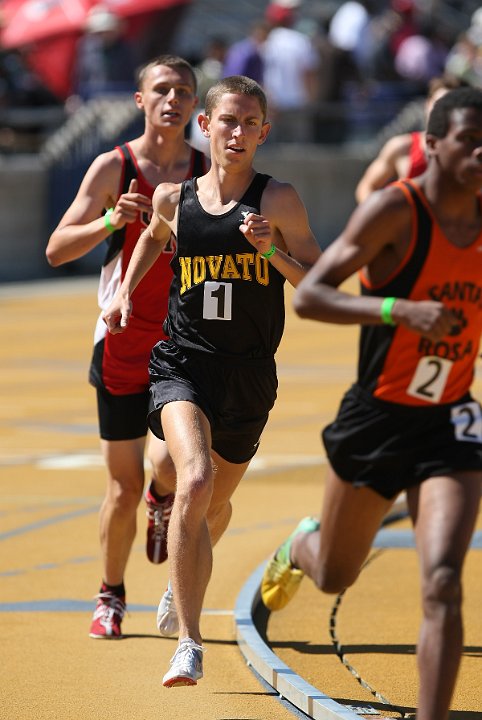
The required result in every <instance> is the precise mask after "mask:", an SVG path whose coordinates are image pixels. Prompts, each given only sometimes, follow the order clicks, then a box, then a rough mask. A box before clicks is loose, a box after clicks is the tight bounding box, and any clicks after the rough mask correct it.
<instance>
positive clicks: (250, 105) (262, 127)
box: [205, 93, 269, 167]
mask: <svg viewBox="0 0 482 720" xmlns="http://www.w3.org/2000/svg"><path fill="white" fill-rule="evenodd" d="M205 120H207V122H206V123H205V127H206V130H207V132H208V134H209V136H210V138H211V155H212V156H213V157H214V158H216V159H217V161H218V162H219V163H220V164H221V165H226V164H235V165H236V166H237V165H239V166H242V167H244V166H246V165H247V164H250V163H251V161H252V159H253V157H254V154H255V152H256V149H257V147H258V145H261V144H262V143H263V142H264V141H265V139H266V136H267V135H268V132H269V123H266V122H264V121H263V113H262V110H261V107H260V104H259V101H258V99H257V98H255V97H251V96H249V95H238V94H234V93H228V94H226V95H223V97H222V98H221V100H220V102H219V103H218V105H216V107H215V108H214V110H213V112H212V115H211V118H210V119H206V118H205Z"/></svg>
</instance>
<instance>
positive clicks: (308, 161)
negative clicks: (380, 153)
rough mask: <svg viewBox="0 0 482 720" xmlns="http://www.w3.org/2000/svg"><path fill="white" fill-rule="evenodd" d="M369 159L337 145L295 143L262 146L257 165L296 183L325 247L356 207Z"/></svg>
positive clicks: (316, 233) (312, 224)
mask: <svg viewBox="0 0 482 720" xmlns="http://www.w3.org/2000/svg"><path fill="white" fill-rule="evenodd" d="M366 165H367V161H366V158H363V157H361V156H360V155H359V154H358V153H355V152H354V151H353V150H349V149H344V148H342V147H337V146H333V147H331V146H322V145H308V146H307V145H304V146H303V149H302V150H300V148H299V147H297V146H295V145H278V146H276V147H269V146H266V147H263V148H261V149H260V151H259V155H258V157H257V159H256V162H255V166H256V169H257V170H258V171H259V172H265V173H268V174H269V175H273V177H275V178H276V179H277V180H284V181H287V182H290V183H292V184H293V185H294V187H295V188H296V190H297V191H298V193H299V194H300V197H301V199H302V200H303V202H304V203H305V205H306V208H307V211H308V216H309V219H310V224H311V227H312V229H313V232H314V233H315V236H316V238H317V240H318V242H319V244H320V245H321V247H326V245H328V244H329V243H330V242H331V241H332V240H334V239H335V238H336V236H337V235H338V234H339V232H340V231H341V230H342V229H343V227H344V226H345V224H346V221H347V220H348V218H349V216H350V214H351V213H352V211H353V210H354V208H355V188H356V185H357V182H358V180H359V179H360V177H361V175H362V173H363V171H364V169H365V167H366Z"/></svg>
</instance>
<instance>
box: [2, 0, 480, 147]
mask: <svg viewBox="0 0 482 720" xmlns="http://www.w3.org/2000/svg"><path fill="white" fill-rule="evenodd" d="M29 1H30V3H31V2H32V0H29ZM6 2H7V0H4V1H3V2H0V22H3V28H2V31H3V32H5V31H6V29H7V28H6V27H5V23H6V19H5V17H6V15H5V14H4V13H3V14H2V11H3V10H4V8H6ZM16 2H17V5H19V2H18V0H16ZM37 2H40V0H37ZM194 5H202V2H201V0H198V1H197V2H196V0H194V1H193V2H191V3H189V2H187V3H181V4H180V5H179V6H178V7H177V8H175V7H173V8H171V9H170V10H166V9H162V10H159V12H151V13H150V14H148V15H147V16H146V17H144V18H143V20H142V22H141V21H140V20H139V17H136V16H132V18H129V17H120V16H117V15H116V14H115V13H114V12H113V11H112V10H111V9H109V7H107V6H103V5H101V4H99V5H97V6H93V7H92V8H91V9H90V10H89V12H88V13H87V14H86V17H85V22H84V23H83V26H82V27H81V28H80V32H79V33H78V34H77V35H76V37H75V47H74V51H73V54H72V61H71V62H68V63H67V62H62V59H59V64H58V66H57V68H56V72H55V73H52V62H54V64H55V62H56V61H55V59H54V60H53V61H52V59H50V64H49V63H47V64H46V67H47V69H48V70H49V72H50V75H49V72H47V73H46V74H45V75H44V76H42V73H41V72H39V71H38V68H39V67H41V66H40V65H38V64H37V66H36V64H35V62H34V60H35V57H36V56H35V53H34V52H32V44H31V43H30V44H26V45H25V46H18V47H5V46H4V45H0V153H7V152H10V153H12V152H22V151H23V152H30V151H35V150H36V149H37V148H38V146H39V143H40V142H41V141H42V140H43V139H44V135H43V134H45V132H47V133H48V131H49V130H50V129H51V126H50V125H49V123H48V121H47V120H45V119H44V121H42V120H41V118H42V115H41V113H42V112H44V117H45V112H46V111H49V112H53V113H54V116H52V117H55V118H56V120H55V122H57V123H59V122H61V121H62V118H65V117H68V116H69V115H71V114H72V113H74V112H75V111H77V110H78V109H79V107H81V106H82V104H85V103H87V102H89V101H90V100H92V99H93V98H96V97H99V96H105V95H106V94H111V93H116V94H119V93H132V92H133V91H134V90H135V82H134V75H135V68H136V67H137V66H138V65H140V64H141V63H143V62H144V61H146V60H148V59H150V58H151V57H154V56H155V55H158V54H161V53H165V52H175V53H178V54H183V55H184V57H186V59H188V60H189V61H190V62H191V63H192V64H193V65H194V67H195V69H196V73H197V76H198V82H199V100H200V107H202V106H203V102H204V98H205V95H206V92H207V90H208V88H209V87H210V86H211V85H212V84H213V83H214V82H216V80H218V79H219V78H221V77H223V76H226V75H232V74H243V75H248V76H249V77H252V78H254V79H255V80H257V81H258V82H259V83H260V84H261V85H262V86H263V87H264V89H265V91H266V93H267V95H268V99H269V106H270V114H271V118H270V119H271V120H272V121H273V131H272V135H271V138H270V142H276V141H278V142H308V143H309V142H315V143H341V142H346V141H347V140H352V139H354V138H355V139H361V140H363V139H364V138H367V139H370V138H372V137H373V136H374V134H376V133H377V132H379V131H380V129H381V128H383V126H385V125H386V124H387V123H389V122H390V121H392V120H393V118H394V117H395V116H396V114H397V113H398V112H399V111H400V110H401V109H402V108H403V107H404V105H406V104H407V103H410V102H411V101H413V100H414V99H417V98H423V97H424V96H425V94H426V91H427V87H428V84H429V82H430V80H431V79H432V78H433V77H436V76H439V75H442V74H444V73H445V74H450V75H454V76H456V77H458V78H461V79H463V80H464V81H466V82H467V83H470V84H472V85H474V86H478V87H482V7H477V6H476V5H475V4H474V3H471V2H470V0H466V1H465V2H462V1H460V2H456V1H455V0H453V1H452V2H442V1H441V0H439V1H437V0H433V1H432V2H430V1H429V0H389V1H384V2H381V0H346V2H326V1H323V0H320V1H319V2H313V1H312V2H308V1H307V0H304V1H303V0H279V1H278V2H272V3H264V4H263V3H261V2H259V3H254V5H255V6H256V7H257V9H258V14H257V15H256V12H251V19H250V24H249V26H246V24H244V25H242V24H241V22H240V21H239V18H240V17H242V16H240V15H239V14H238V16H237V18H238V21H237V23H235V22H234V20H233V26H232V29H233V33H232V37H230V36H228V34H227V33H223V34H212V35H211V34H209V32H208V29H207V28H206V27H204V28H200V33H199V35H197V36H196V42H194V41H193V42H189V40H186V38H184V41H183V40H182V37H181V36H182V33H181V30H182V27H183V23H184V22H185V19H186V17H187V16H188V13H189V12H190V11H191V9H192V7H193V6H194ZM206 5H209V3H206ZM240 5H242V3H240ZM251 6H253V3H251ZM180 37H181V40H180V39H179V38H180ZM1 38H2V35H1V34H0V42H1ZM34 49H35V48H34ZM62 74H63V80H62V82H63V85H62V87H61V89H60V90H59V87H56V86H55V82H52V81H50V78H52V77H53V78H54V80H55V81H56V82H57V84H58V83H59V81H60V78H61V76H62ZM32 111H33V113H32ZM35 112H37V120H35V117H36V116H35ZM191 131H192V133H193V138H192V139H193V143H194V142H195V141H196V137H195V135H196V131H195V127H194V128H192V129H191ZM198 140H199V138H198ZM199 141H200V140H199Z"/></svg>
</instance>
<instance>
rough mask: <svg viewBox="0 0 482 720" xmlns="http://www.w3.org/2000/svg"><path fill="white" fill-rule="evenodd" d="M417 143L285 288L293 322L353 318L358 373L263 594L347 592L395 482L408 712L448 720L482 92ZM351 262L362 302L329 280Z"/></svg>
mask: <svg viewBox="0 0 482 720" xmlns="http://www.w3.org/2000/svg"><path fill="white" fill-rule="evenodd" d="M427 148H428V155H429V164H428V169H427V171H426V172H425V173H424V174H423V175H421V176H420V177H419V178H415V179H413V180H405V181H398V182H396V183H394V184H393V185H391V186H390V187H388V188H386V189H384V190H381V191H380V192H378V193H375V194H373V195H372V196H370V198H369V199H368V200H367V201H366V202H365V203H363V204H362V205H361V206H359V208H358V209H357V210H356V211H355V212H354V214H353V216H352V218H351V219H350V221H349V222H348V225H347V226H346V228H345V230H344V232H343V233H342V234H341V236H340V237H339V238H338V239H337V240H335V242H334V243H332V245H330V246H329V247H328V249H327V250H326V252H325V253H324V255H323V257H322V258H321V259H320V260H319V261H318V262H317V263H316V265H315V266H314V267H313V269H312V270H311V271H310V272H309V274H308V275H307V277H306V278H305V279H304V280H303V281H302V282H301V283H300V285H299V286H298V288H297V290H296V293H295V309H296V310H297V311H298V313H299V314H300V315H301V316H302V317H306V318H311V319H313V320H320V321H324V322H333V323H340V324H347V323H359V324H360V325H361V326H362V329H361V343H360V353H359V362H358V378H357V382H356V383H355V385H353V387H352V388H350V390H348V392H347V393H346V395H345V397H344V398H343V401H342V403H341V406H340V409H339V411H338V415H337V417H336V419H335V421H334V422H333V423H331V424H330V425H329V426H328V427H327V428H325V430H324V431H323V440H324V444H325V449H326V452H327V456H328V459H329V462H330V468H329V471H328V475H327V479H326V486H325V493H324V504H323V510H322V515H321V524H320V522H319V521H318V520H315V519H314V518H305V519H304V520H302V521H301V523H300V524H299V525H298V528H297V529H296V530H295V531H294V532H293V533H292V535H291V536H290V537H289V538H288V539H287V540H286V541H285V542H284V543H283V544H282V545H281V547H280V548H279V549H278V550H277V552H276V553H275V555H274V556H273V558H272V559H271V560H270V562H269V563H268V565H267V567H266V570H265V573H264V577H263V582H262V590H261V592H262V597H263V601H264V603H265V605H266V606H267V607H268V608H269V609H271V610H279V609H281V608H282V607H284V606H285V605H286V603H287V602H288V601H289V600H290V599H291V597H292V596H293V594H294V593H295V591H296V589H297V588H298V586H299V583H300V581H301V579H302V577H303V574H304V573H306V574H307V575H308V576H309V577H310V578H312V579H313V580H314V582H315V583H316V584H317V586H318V587H319V588H320V589H321V590H324V591H325V592H329V593H338V592H341V591H342V590H344V589H345V588H346V587H347V586H349V585H351V584H352V583H353V582H354V581H355V579H356V578H357V576H358V573H359V572H360V568H361V567H362V565H363V562H364V561H365V559H366V557H367V555H368V552H369V551H370V548H371V546H372V542H373V539H374V537H375V534H376V532H377V530H378V529H379V527H380V524H381V521H382V519H383V517H384V516H385V514H386V513H387V511H388V510H389V509H390V507H391V505H392V504H393V502H394V500H395V499H396V497H397V495H398V494H399V493H400V492H402V491H406V494H407V500H408V507H409V512H410V516H411V519H412V523H413V527H414V531H415V537H416V547H417V552H418V555H419V560H420V566H421V584H422V611H423V618H422V625H421V630H420V635H419V642H418V649H417V654H418V667H419V677H420V682H419V695H418V709H417V720H447V718H448V715H449V708H450V702H451V698H452V694H453V691H454V687H455V681H456V677H457V671H458V668H459V664H460V657H461V653H462V646H463V625H462V583H461V575H462V567H463V563H464V559H465V556H466V553H467V550H468V547H469V545H470V540H471V537H472V533H473V530H474V527H475V523H476V519H477V514H478V508H479V502H480V492H481V483H482V410H481V407H480V405H479V403H478V402H477V401H475V400H474V399H473V398H472V396H471V394H470V388H471V384H472V381H473V377H474V364H475V362H476V360H477V356H478V352H479V345H480V338H481V333H482V311H481V301H482V195H481V192H480V189H481V188H482V90H478V89H477V90H476V89H469V88H460V89H455V90H451V91H449V92H448V93H447V94H445V95H444V96H443V97H442V98H441V99H440V100H438V101H437V102H436V103H435V105H434V108H433V110H432V112H431V114H430V117H429V120H428V126H427ZM362 268H363V270H362V271H361V276H360V277H361V283H362V297H356V296H353V295H350V294H347V293H345V292H343V291H341V290H339V289H338V288H339V285H340V284H341V283H343V282H344V280H346V279H347V278H348V277H350V276H351V275H352V274H353V273H356V272H357V271H359V270H361V269H362Z"/></svg>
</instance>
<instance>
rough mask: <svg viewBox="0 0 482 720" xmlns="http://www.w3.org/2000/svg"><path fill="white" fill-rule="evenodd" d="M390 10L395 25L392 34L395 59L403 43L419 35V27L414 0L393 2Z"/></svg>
mask: <svg viewBox="0 0 482 720" xmlns="http://www.w3.org/2000/svg"><path fill="white" fill-rule="evenodd" d="M390 9H391V14H392V24H393V27H392V30H391V32H390V50H391V53H392V55H393V57H395V55H396V54H397V52H398V48H399V47H400V45H401V44H402V42H403V41H404V40H406V39H407V38H409V37H411V36H412V35H417V34H418V32H419V25H418V22H417V18H416V5H415V2H414V0H391V3H390Z"/></svg>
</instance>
